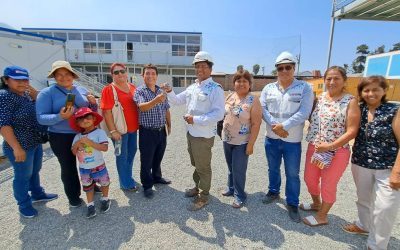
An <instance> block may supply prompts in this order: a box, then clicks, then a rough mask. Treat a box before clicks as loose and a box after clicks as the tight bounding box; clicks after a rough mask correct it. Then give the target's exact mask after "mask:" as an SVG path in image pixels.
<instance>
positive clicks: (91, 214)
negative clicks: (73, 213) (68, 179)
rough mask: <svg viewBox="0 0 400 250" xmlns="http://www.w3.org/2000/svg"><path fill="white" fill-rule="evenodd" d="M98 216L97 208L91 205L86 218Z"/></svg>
mask: <svg viewBox="0 0 400 250" xmlns="http://www.w3.org/2000/svg"><path fill="white" fill-rule="evenodd" d="M95 216H96V208H95V207H94V205H90V206H88V208H87V213H86V218H88V219H90V218H93V217H95Z"/></svg>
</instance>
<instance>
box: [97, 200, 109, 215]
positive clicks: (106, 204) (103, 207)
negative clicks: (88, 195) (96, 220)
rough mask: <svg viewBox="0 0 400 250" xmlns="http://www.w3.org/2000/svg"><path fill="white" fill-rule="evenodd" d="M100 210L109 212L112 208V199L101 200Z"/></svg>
mask: <svg viewBox="0 0 400 250" xmlns="http://www.w3.org/2000/svg"><path fill="white" fill-rule="evenodd" d="M100 204H101V205H100V212H102V213H107V212H108V211H109V210H110V206H111V201H110V200H101V201H100Z"/></svg>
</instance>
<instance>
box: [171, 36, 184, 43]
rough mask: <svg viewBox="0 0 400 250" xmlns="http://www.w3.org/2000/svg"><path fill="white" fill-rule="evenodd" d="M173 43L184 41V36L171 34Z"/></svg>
mask: <svg viewBox="0 0 400 250" xmlns="http://www.w3.org/2000/svg"><path fill="white" fill-rule="evenodd" d="M172 42H173V43H185V36H172Z"/></svg>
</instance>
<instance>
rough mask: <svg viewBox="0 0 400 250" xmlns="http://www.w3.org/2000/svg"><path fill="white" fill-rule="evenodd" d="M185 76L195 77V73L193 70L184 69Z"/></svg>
mask: <svg viewBox="0 0 400 250" xmlns="http://www.w3.org/2000/svg"><path fill="white" fill-rule="evenodd" d="M186 75H191V76H195V75H196V71H195V70H194V69H186Z"/></svg>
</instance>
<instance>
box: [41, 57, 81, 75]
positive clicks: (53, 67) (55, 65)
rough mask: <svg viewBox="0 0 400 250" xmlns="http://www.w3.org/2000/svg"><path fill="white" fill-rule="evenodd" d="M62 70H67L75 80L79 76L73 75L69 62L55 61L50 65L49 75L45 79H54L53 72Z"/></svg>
mask: <svg viewBox="0 0 400 250" xmlns="http://www.w3.org/2000/svg"><path fill="white" fill-rule="evenodd" d="M61 68H64V69H66V70H68V71H69V72H71V74H72V75H73V76H74V78H75V79H77V78H79V76H78V75H77V74H75V72H74V70H73V69H72V67H71V64H69V62H66V61H55V62H54V63H53V64H52V65H51V71H50V73H49V75H48V76H47V78H54V72H55V71H56V70H57V69H61Z"/></svg>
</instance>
